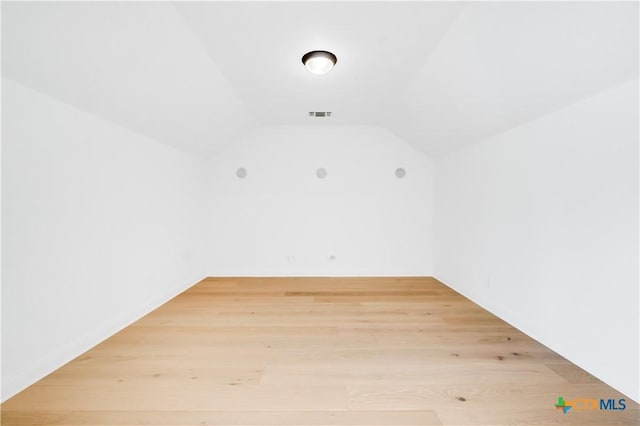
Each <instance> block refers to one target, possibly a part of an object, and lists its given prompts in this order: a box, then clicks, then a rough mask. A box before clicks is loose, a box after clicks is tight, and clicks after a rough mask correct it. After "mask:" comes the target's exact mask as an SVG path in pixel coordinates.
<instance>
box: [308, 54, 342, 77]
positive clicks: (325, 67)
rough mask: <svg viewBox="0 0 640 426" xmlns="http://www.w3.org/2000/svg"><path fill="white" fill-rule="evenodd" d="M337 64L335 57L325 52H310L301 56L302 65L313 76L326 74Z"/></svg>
mask: <svg viewBox="0 0 640 426" xmlns="http://www.w3.org/2000/svg"><path fill="white" fill-rule="evenodd" d="M337 62H338V58H337V57H336V55H334V54H333V53H331V52H328V51H326V50H312V51H311V52H307V53H305V54H304V55H302V64H303V65H304V66H305V68H306V69H307V70H309V71H310V72H312V73H313V74H318V75H321V74H326V73H328V72H329V71H331V70H332V69H333V67H334V66H335V65H336V63H337Z"/></svg>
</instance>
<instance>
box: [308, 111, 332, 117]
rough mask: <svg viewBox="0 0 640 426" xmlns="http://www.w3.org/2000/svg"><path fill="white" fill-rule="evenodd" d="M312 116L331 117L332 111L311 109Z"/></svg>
mask: <svg viewBox="0 0 640 426" xmlns="http://www.w3.org/2000/svg"><path fill="white" fill-rule="evenodd" d="M309 116H311V117H331V111H309Z"/></svg>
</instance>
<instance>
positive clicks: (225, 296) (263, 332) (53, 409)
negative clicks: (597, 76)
mask: <svg viewBox="0 0 640 426" xmlns="http://www.w3.org/2000/svg"><path fill="white" fill-rule="evenodd" d="M594 344H597V342H594ZM558 396H563V397H564V398H565V399H567V400H571V399H574V398H594V399H600V398H615V399H618V398H626V400H627V409H626V410H624V411H599V410H597V411H573V410H570V411H569V412H568V413H567V414H563V413H562V412H561V411H558V410H556V409H555V408H554V404H555V403H556V401H557V399H558ZM1 408H2V424H3V425H42V424H55V425H133V424H136V425H137V424H144V425H200V426H201V425H296V426H304V425H362V426H365V425H366V426H374V425H405V426H408V425H439V424H446V425H502V424H505V425H506V424H509V425H511V424H541V425H552V424H576V425H589V424H593V425H606V424H637V422H638V419H639V417H638V413H639V411H638V406H637V404H635V403H632V401H631V400H630V399H628V398H627V397H625V396H624V395H621V394H620V393H619V392H617V391H615V390H613V389H612V388H611V387H609V386H607V385H605V384H603V383H602V382H600V381H599V380H597V379H595V378H594V377H593V376H591V375H589V374H588V373H586V372H585V371H583V370H581V369H580V368H578V367H576V366H575V365H573V364H571V363H570V362H568V361H566V360H565V359H564V358H562V357H561V356H559V355H557V354H556V353H554V352H552V351H551V350H549V349H547V348H546V347H545V346H543V345H541V344H540V343H537V342H536V341H534V340H532V339H531V338H529V337H527V336H526V335H525V334H523V333H521V332H519V331H518V330H516V329H515V328H513V327H511V326H510V325H509V324H507V323H505V322H504V321H502V320H500V319H498V318H496V317H495V316H493V315H492V314H490V313H488V312H487V311H485V310H483V309H481V308H480V307H478V306H477V305H475V304H474V303H472V302H471V301H469V300H468V299H466V298H464V297H462V296H461V295H459V294H457V293H456V292H454V291H452V290H451V289H449V288H448V287H446V286H444V285H443V284H441V283H440V282H438V281H437V280H435V279H432V278H285V279H283V278H215V279H213V278H212V279H206V280H204V281H202V282H200V283H199V284H197V285H196V286H194V287H192V288H191V289H189V290H188V291H186V292H184V293H183V294H181V295H179V296H178V297H176V298H174V299H173V300H171V301H170V302H168V303H166V304H165V305H163V306H161V307H160V308H158V309H157V310H155V311H154V312H152V313H151V314H149V315H147V316H145V317H144V318H142V319H140V320H139V321H137V322H136V323H134V324H132V325H131V326H129V327H127V328H125V329H124V330H122V331H121V332H119V333H118V334H116V335H114V336H112V337H111V338H109V339H107V340H106V341H104V342H103V343H101V344H99V345H98V346H96V347H95V348H93V349H91V350H90V351H88V352H86V353H85V354H83V355H81V356H79V357H78V358H76V359H75V360H73V361H71V362H70V363H69V364H67V365H65V366H63V367H62V368H60V369H58V370H57V371H55V372H54V373H52V374H51V375H49V376H48V377H46V378H44V379H43V380H41V381H39V382H38V383H36V384H34V385H33V386H31V387H29V388H28V389H26V390H24V391H23V392H21V393H19V394H18V395H16V396H15V397H13V398H11V399H10V400H8V401H7V402H5V403H4V404H3V405H2V407H1Z"/></svg>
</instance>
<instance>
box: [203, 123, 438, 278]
mask: <svg viewBox="0 0 640 426" xmlns="http://www.w3.org/2000/svg"><path fill="white" fill-rule="evenodd" d="M310 119H312V118H310ZM313 119H315V120H322V119H319V118H313ZM329 120H330V119H329ZM238 167H244V168H246V169H247V171H248V175H247V177H246V178H244V179H239V178H238V177H236V169H237V168H238ZM320 167H323V168H325V169H326V170H327V177H326V178H325V179H322V180H321V179H318V178H317V177H316V170H317V169H318V168H320ZM398 167H403V168H405V169H406V171H407V173H406V176H405V177H404V178H403V179H398V178H396V177H395V174H394V172H395V170H396V168H398ZM207 168H208V170H209V179H208V187H207V191H208V193H207V197H208V200H209V216H208V226H209V248H208V259H207V267H208V269H207V272H208V274H209V275H218V276H224V275H227V276H237V275H243V276H246V275H254V276H309V275H324V276H333V275H337V276H345V275H355V276H371V275H386V276H393V275H431V274H432V272H433V270H432V243H433V241H432V217H433V205H432V168H431V162H430V160H429V159H428V158H427V157H426V156H425V155H424V154H422V153H420V152H418V151H416V150H415V149H414V148H412V147H411V146H409V145H408V144H407V143H405V142H404V141H402V140H401V139H399V138H397V137H395V136H394V135H393V134H391V133H389V132H388V131H386V130H384V129H381V128H377V127H368V126H331V125H309V126H268V127H262V128H260V129H258V130H257V131H256V132H254V133H252V134H250V135H249V136H247V137H246V138H245V139H243V140H242V141H240V142H238V143H235V144H233V145H232V146H230V147H229V148H228V149H227V150H226V151H224V152H222V153H220V154H219V155H217V156H216V157H214V158H213V159H211V160H210V162H209V163H208V167H207ZM332 255H333V256H335V260H330V256H332Z"/></svg>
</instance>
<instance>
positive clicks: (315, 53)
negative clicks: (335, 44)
mask: <svg viewBox="0 0 640 426" xmlns="http://www.w3.org/2000/svg"><path fill="white" fill-rule="evenodd" d="M319 57H325V58H327V59H329V60H330V61H331V62H333V66H335V65H336V64H337V63H338V58H336V55H334V54H333V53H331V52H328V51H326V50H312V51H311V52H307V53H305V54H304V55H302V63H303V64H304V65H305V66H306V65H307V61H308V60H309V59H311V58H319Z"/></svg>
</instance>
